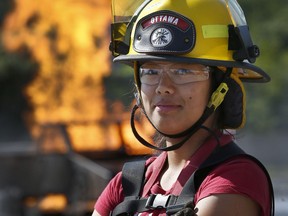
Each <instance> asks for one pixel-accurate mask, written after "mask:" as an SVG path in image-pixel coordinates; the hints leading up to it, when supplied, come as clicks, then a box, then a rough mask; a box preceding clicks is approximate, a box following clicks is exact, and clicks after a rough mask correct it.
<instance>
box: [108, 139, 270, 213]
mask: <svg viewBox="0 0 288 216" xmlns="http://www.w3.org/2000/svg"><path fill="white" fill-rule="evenodd" d="M237 156H241V157H246V158H248V159H250V160H252V161H254V162H255V163H256V164H258V166H259V167H260V168H261V169H262V170H263V171H264V173H265V174H266V176H267V179H268V183H269V189H270V194H271V215H272V216H273V215H274V210H275V207H274V192H273V185H272V181H271V178H270V176H269V173H268V171H267V170H266V168H265V167H264V165H263V164H262V163H261V162H260V161H259V160H257V159H256V158H255V157H253V156H251V155H248V154H246V153H245V152H244V151H243V150H242V149H241V148H240V147H238V146H237V145H236V144H235V143H234V142H231V143H229V144H227V145H225V146H224V147H218V148H216V149H215V150H214V151H213V152H212V154H211V155H210V156H209V157H208V158H207V159H206V160H205V161H204V162H203V163H202V164H201V166H200V167H199V168H198V169H197V170H196V171H195V172H194V173H193V174H192V175H191V177H190V178H189V179H188V181H187V182H186V183H185V185H184V187H183V189H182V192H181V194H180V195H179V196H173V198H171V199H169V200H168V201H169V202H167V203H166V204H165V206H164V207H165V208H166V209H167V211H166V213H167V215H172V214H175V213H176V212H177V211H179V210H180V209H181V208H183V206H184V205H185V204H186V203H187V202H189V201H193V199H194V196H195V194H196V192H197V190H198V188H199V186H200V185H201V183H202V181H203V180H204V179H205V177H206V176H207V175H208V174H209V172H211V171H212V170H213V169H214V168H215V167H216V166H218V165H220V164H221V163H224V162H226V161H227V160H230V159H232V158H233V157H237ZM144 173H145V161H135V162H129V163H127V164H125V165H124V168H123V172H122V176H123V177H122V182H123V189H124V194H125V199H124V201H123V202H122V203H120V204H119V205H117V206H116V208H115V209H114V210H113V213H112V214H111V215H113V216H115V215H133V213H135V212H144V211H147V210H149V206H148V207H147V203H149V201H148V200H149V199H150V198H151V197H153V196H155V195H151V196H150V197H149V198H140V195H141V192H142V189H143V186H144V184H143V181H144ZM134 177H135V178H134ZM133 178H134V179H133Z"/></svg>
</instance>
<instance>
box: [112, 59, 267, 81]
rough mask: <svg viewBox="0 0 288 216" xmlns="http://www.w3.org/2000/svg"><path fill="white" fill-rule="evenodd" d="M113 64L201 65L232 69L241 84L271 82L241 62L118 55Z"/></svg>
mask: <svg viewBox="0 0 288 216" xmlns="http://www.w3.org/2000/svg"><path fill="white" fill-rule="evenodd" d="M113 61H114V62H122V63H125V64H128V65H133V62H134V61H139V62H146V61H174V62H185V63H194V64H203V65H207V66H212V67H213V66H214V67H232V68H234V69H233V70H234V71H233V73H236V74H237V76H238V77H239V79H240V80H241V81H243V82H252V83H266V82H269V81H270V80H271V78H270V76H269V75H268V74H267V73H265V72H264V71H263V70H262V69H261V68H259V67H257V66H255V65H253V64H250V63H248V62H241V61H224V60H211V59H202V58H188V57H184V56H171V55H157V56H156V55H147V54H137V55H120V56H117V57H116V58H114V60H113Z"/></svg>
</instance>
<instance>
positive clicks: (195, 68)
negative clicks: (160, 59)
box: [139, 65, 210, 85]
mask: <svg viewBox="0 0 288 216" xmlns="http://www.w3.org/2000/svg"><path fill="white" fill-rule="evenodd" d="M209 72H210V68H209V67H208V66H204V65H187V66H185V67H177V68H176V67H169V68H166V67H155V66H154V67H152V65H151V66H149V65H143V66H141V67H140V71H139V73H140V82H141V83H143V84H147V85H156V84H158V83H159V82H160V80H161V78H162V76H163V73H166V74H167V75H168V76H169V77H170V79H171V80H172V82H173V83H175V84H186V83H192V82H199V81H204V80H207V79H209Z"/></svg>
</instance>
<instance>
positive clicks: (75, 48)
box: [2, 0, 151, 153]
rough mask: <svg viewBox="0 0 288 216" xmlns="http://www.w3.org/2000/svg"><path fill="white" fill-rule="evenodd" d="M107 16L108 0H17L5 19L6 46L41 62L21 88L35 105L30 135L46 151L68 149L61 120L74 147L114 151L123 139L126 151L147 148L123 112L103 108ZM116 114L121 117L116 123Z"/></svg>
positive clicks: (107, 68)
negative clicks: (26, 50)
mask: <svg viewBox="0 0 288 216" xmlns="http://www.w3.org/2000/svg"><path fill="white" fill-rule="evenodd" d="M110 17H111V15H110V1H106V0H86V1H82V0H74V1H71V0H58V1H57V2H55V1H51V0H42V1H35V0H15V9H14V10H13V12H11V13H10V14H9V15H8V16H7V18H6V19H5V22H4V26H3V33H2V40H3V44H5V46H6V49H7V50H9V51H16V50H18V49H19V48H21V47H22V46H26V47H27V48H29V50H30V51H31V52H32V55H33V57H34V59H35V60H36V61H37V62H38V63H39V71H38V75H37V76H36V77H35V79H34V80H33V81H32V82H31V84H30V85H29V86H28V87H27V88H26V90H25V93H26V95H27V98H28V99H29V101H30V104H31V105H32V106H33V112H32V113H30V114H29V115H27V116H28V117H27V122H28V123H29V125H30V130H31V134H32V135H33V136H34V138H35V139H36V140H38V141H41V142H42V143H44V144H45V145H43V150H44V151H53V150H55V149H56V150H57V151H62V152H65V151H66V150H67V149H66V147H65V145H64V144H63V143H64V142H65V140H63V138H59V136H61V135H60V134H61V130H60V129H59V127H58V126H59V125H64V126H65V127H64V129H65V130H66V131H67V133H68V134H69V137H70V138H71V143H72V144H73V148H74V149H75V150H76V151H95V150H97V151H101V150H103V149H106V150H117V149H119V148H120V147H121V145H122V144H123V143H122V142H125V143H128V145H129V146H130V147H129V149H130V152H133V153H137V152H138V153H143V152H146V153H147V152H151V151H150V150H147V149H146V148H143V147H142V145H140V144H139V143H138V142H137V141H136V139H135V138H134V136H133V135H132V133H131V130H128V128H129V122H128V121H127V118H128V116H127V113H125V112H124V111H123V110H120V111H119V110H116V111H115V113H108V111H107V109H106V107H107V106H108V104H107V102H106V100H105V98H104V92H105V89H104V87H103V78H104V77H106V76H109V75H110V68H111V59H110V58H111V57H110V56H111V55H110V52H109V50H108V46H109V41H110V35H109V31H108V30H109V27H110V23H111V20H110V19H111V18H110ZM117 115H118V116H119V115H121V116H122V117H121V119H120V121H121V124H120V126H119V118H118V117H117ZM111 116H112V117H111ZM113 116H114V117H113ZM115 116H116V117H115ZM124 117H125V118H124ZM47 125H48V126H47ZM53 125H54V126H53ZM55 125H56V127H55ZM141 126H143V125H141ZM145 127H146V126H144V129H145ZM146 129H147V128H146ZM146 129H145V130H146ZM119 131H121V133H123V134H121V133H119ZM147 131H151V130H150V129H147ZM131 149H134V150H131Z"/></svg>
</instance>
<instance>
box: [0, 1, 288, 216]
mask: <svg viewBox="0 0 288 216" xmlns="http://www.w3.org/2000/svg"><path fill="white" fill-rule="evenodd" d="M239 3H240V5H241V6H242V7H243V9H244V11H245V15H246V18H247V21H248V24H249V26H250V30H251V34H252V38H253V40H254V43H256V44H257V45H258V46H260V48H261V56H260V58H259V59H258V60H257V65H258V66H260V67H261V68H263V69H264V70H265V71H266V72H267V73H268V74H269V75H270V76H271V78H272V82H270V83H268V84H258V85H253V84H245V88H246V90H247V124H246V127H245V129H242V130H241V131H238V133H237V135H236V137H237V138H238V142H239V144H240V146H242V147H243V148H244V149H245V150H246V151H247V152H249V153H251V154H252V155H254V156H256V157H257V158H258V159H260V160H261V161H262V162H263V163H264V165H265V166H266V167H267V169H268V171H269V172H270V173H271V176H272V180H273V183H274V189H275V196H276V197H275V198H276V215H277V216H278V215H279V216H284V215H288V185H287V182H288V157H287V153H288V145H287V143H288V134H287V132H288V130H287V129H288V121H287V120H288V112H287V111H288V100H287V99H288V97H287V92H288V85H287V84H288V75H287V71H286V70H287V68H288V42H287V41H288V40H287V39H288V28H286V25H287V21H288V1H283V0H274V1H269V0H254V1H245V0H239ZM110 4H111V3H110V1H107V0H85V1H82V0H58V1H50V0H40V1H35V0H1V1H0V161H1V162H0V175H1V177H0V215H1V216H18V215H19V216H20V215H21V216H34V215H35V216H36V215H37V216H42V215H79V216H80V215H90V214H91V212H92V210H93V205H94V202H95V200H96V199H97V196H98V195H99V194H100V193H101V191H102V190H103V188H104V187H105V185H106V184H107V182H108V181H109V180H110V179H111V177H112V176H113V175H114V174H115V173H116V172H117V171H118V170H119V169H121V166H122V164H123V162H125V161H127V160H133V159H134V158H135V157H139V156H141V157H143V155H146V154H149V153H151V151H150V150H149V149H146V148H144V147H142V145H140V144H137V141H136V139H135V138H134V137H133V135H132V133H131V131H130V124H129V118H130V111H129V110H130V109H131V106H132V104H133V100H134V98H133V91H134V86H133V77H132V72H131V69H130V68H128V67H127V66H123V65H120V64H112V57H111V54H110V52H109V50H108V47H109V42H110V22H111V21H110V18H111V13H110ZM137 122H138V124H137V125H138V127H139V129H140V130H145V131H146V132H145V133H147V136H149V134H152V131H153V130H152V129H151V127H149V124H147V122H145V121H144V119H137ZM147 138H148V139H149V138H150V137H147Z"/></svg>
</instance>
